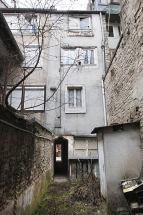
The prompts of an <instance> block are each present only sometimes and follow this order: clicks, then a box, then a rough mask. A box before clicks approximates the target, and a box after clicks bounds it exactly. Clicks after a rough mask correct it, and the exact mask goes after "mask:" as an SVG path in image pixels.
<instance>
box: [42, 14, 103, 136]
mask: <svg viewBox="0 0 143 215" xmlns="http://www.w3.org/2000/svg"><path fill="white" fill-rule="evenodd" d="M57 18H58V16H56V15H55V16H54V15H52V21H53V20H54V19H55V20H56V19H57ZM62 18H63V21H64V24H63V22H61V23H59V26H60V25H61V26H60V31H59V32H58V31H57V33H56V37H55V36H54V37H51V40H50V43H49V52H50V56H49V61H48V62H49V63H48V76H47V92H46V95H47V97H50V96H51V95H52V93H53V91H52V90H50V88H51V87H55V88H57V87H58V85H59V81H60V79H61V80H62V79H63V77H64V75H65V73H66V72H67V75H66V77H65V78H64V80H63V81H62V83H61V89H60V88H59V89H58V90H57V92H56V93H55V95H54V99H50V100H49V101H48V103H47V104H46V108H47V110H52V111H47V112H46V123H48V124H50V126H51V129H53V130H54V131H55V133H56V134H58V135H73V134H74V135H81V134H90V133H91V131H92V129H93V128H94V127H95V126H96V125H98V126H99V125H101V126H102V125H103V124H104V115H103V97H102V85H101V82H102V75H103V67H102V50H101V39H102V34H101V25H100V16H99V14H92V33H93V34H92V36H79V35H73V36H70V35H68V14H67V15H65V16H63V17H62ZM61 29H62V30H61ZM58 41H61V43H59V42H58ZM62 47H67V48H68V47H73V48H75V47H80V48H87V49H88V48H90V47H96V48H97V57H98V66H95V65H77V64H76V65H73V66H71V67H70V66H69V65H62V64H61V62H60V61H61V59H60V57H61V56H62V54H61V49H62ZM55 53H56V55H55ZM69 68H70V69H69ZM59 71H60V72H59ZM68 85H73V86H75V85H83V86H84V87H85V103H86V112H85V113H76V112H75V113H66V111H65V104H66V103H68V102H67V98H66V94H65V92H66V90H65V87H66V86H68ZM60 90H61V91H60ZM59 106H61V108H59ZM93 113H94V118H93ZM53 119H54V120H53ZM85 122H86V126H85ZM48 124H47V125H48Z"/></svg>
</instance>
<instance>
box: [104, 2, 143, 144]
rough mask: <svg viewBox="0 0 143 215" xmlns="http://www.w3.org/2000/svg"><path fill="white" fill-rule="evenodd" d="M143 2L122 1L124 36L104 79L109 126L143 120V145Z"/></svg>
mask: <svg viewBox="0 0 143 215" xmlns="http://www.w3.org/2000/svg"><path fill="white" fill-rule="evenodd" d="M142 7H143V2H142V1H141V0H121V26H122V31H123V35H122V38H121V40H120V42H119V45H118V48H117V50H116V54H115V56H114V59H113V61H112V63H111V64H110V65H109V67H108V68H107V71H106V76H105V80H104V86H105V99H106V112H107V122H108V125H111V124H116V123H126V122H134V121H138V120H140V130H141V139H142V143H143V87H142V86H143V60H142V58H143V11H142Z"/></svg>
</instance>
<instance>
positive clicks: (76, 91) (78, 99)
mask: <svg viewBox="0 0 143 215" xmlns="http://www.w3.org/2000/svg"><path fill="white" fill-rule="evenodd" d="M65 113H86V107H85V87H84V86H83V85H82V86H79V85H76V86H66V89H65Z"/></svg>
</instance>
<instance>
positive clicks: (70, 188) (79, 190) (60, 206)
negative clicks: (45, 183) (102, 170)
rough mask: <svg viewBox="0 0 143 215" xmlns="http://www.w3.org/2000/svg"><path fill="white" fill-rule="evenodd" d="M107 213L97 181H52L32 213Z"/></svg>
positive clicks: (55, 214)
mask: <svg viewBox="0 0 143 215" xmlns="http://www.w3.org/2000/svg"><path fill="white" fill-rule="evenodd" d="M77 214H79V215H99V214H101V215H108V214H107V204H106V202H105V201H104V200H103V199H102V198H101V197H100V193H99V182H97V181H92V180H91V181H90V182H88V183H87V182H84V183H70V182H62V183H56V182H54V183H52V184H51V185H50V186H49V187H48V188H47V191H46V193H45V194H44V196H43V198H42V200H41V202H40V204H39V205H38V208H37V210H36V211H35V213H34V215H77Z"/></svg>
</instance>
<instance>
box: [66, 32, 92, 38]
mask: <svg viewBox="0 0 143 215" xmlns="http://www.w3.org/2000/svg"><path fill="white" fill-rule="evenodd" d="M67 36H70V37H94V34H93V33H89V34H82V33H72V32H69V33H68V34H67Z"/></svg>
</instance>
